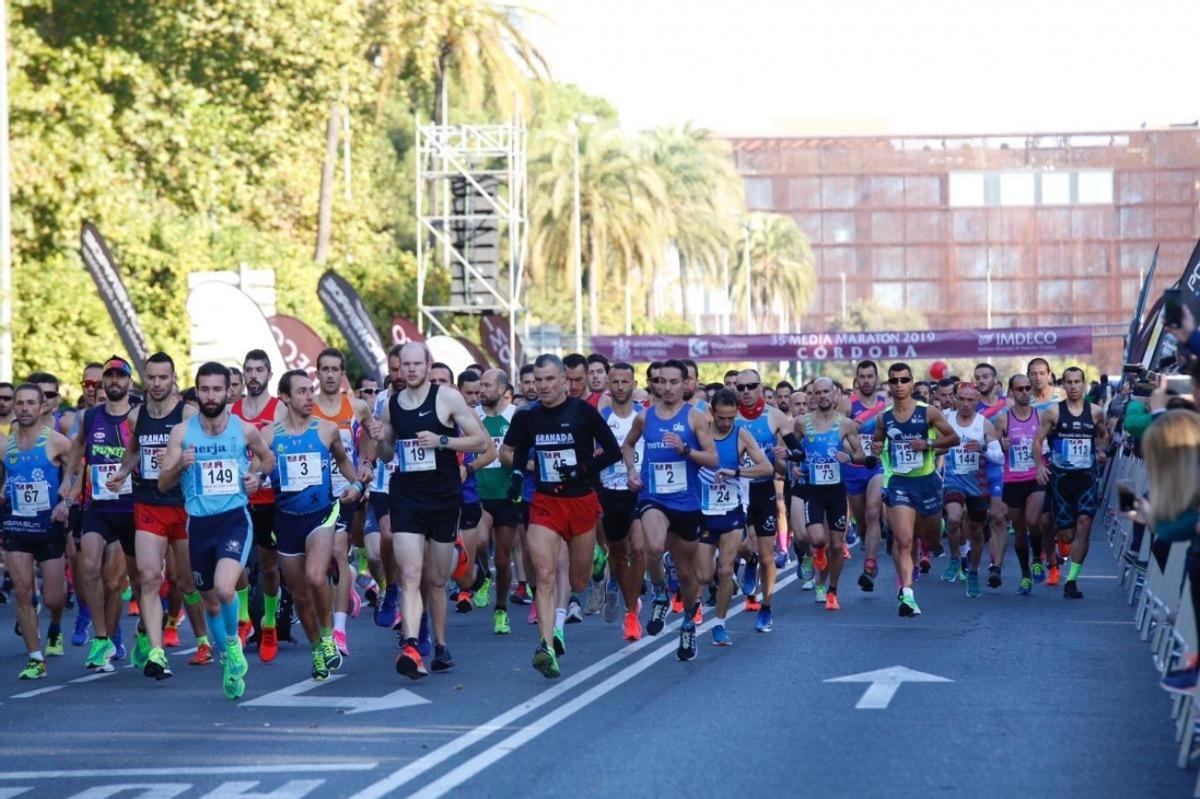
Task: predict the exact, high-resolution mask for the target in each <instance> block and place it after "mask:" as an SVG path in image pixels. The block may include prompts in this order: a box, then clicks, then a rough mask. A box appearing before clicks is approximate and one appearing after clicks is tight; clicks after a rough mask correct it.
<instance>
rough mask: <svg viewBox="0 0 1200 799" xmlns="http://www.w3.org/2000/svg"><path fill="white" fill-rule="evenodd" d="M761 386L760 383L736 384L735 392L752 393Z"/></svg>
mask: <svg viewBox="0 0 1200 799" xmlns="http://www.w3.org/2000/svg"><path fill="white" fill-rule="evenodd" d="M761 385H762V383H738V384H737V390H738V391H753V390H754V389H756V388H758V387H759V386H761Z"/></svg>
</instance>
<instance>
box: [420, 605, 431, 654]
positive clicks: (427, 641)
mask: <svg viewBox="0 0 1200 799" xmlns="http://www.w3.org/2000/svg"><path fill="white" fill-rule="evenodd" d="M417 651H418V652H420V653H421V655H422V656H426V657H427V656H428V655H429V654H430V653H431V652H433V639H432V638H431V637H430V636H429V614H428V613H422V614H421V629H420V630H419V631H418V632H417Z"/></svg>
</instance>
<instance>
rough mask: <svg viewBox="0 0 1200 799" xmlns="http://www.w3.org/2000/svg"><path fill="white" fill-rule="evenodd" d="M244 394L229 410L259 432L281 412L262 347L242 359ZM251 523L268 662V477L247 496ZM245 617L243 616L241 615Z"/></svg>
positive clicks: (271, 535)
mask: <svg viewBox="0 0 1200 799" xmlns="http://www.w3.org/2000/svg"><path fill="white" fill-rule="evenodd" d="M242 374H243V376H244V377H245V380H246V396H244V397H242V398H241V399H239V400H237V401H236V402H234V403H233V406H232V407H231V408H230V413H232V414H233V415H234V416H236V417H238V418H239V419H241V420H242V421H244V422H248V423H250V424H252V425H254V429H256V430H258V431H259V433H261V432H262V431H263V430H264V429H265V428H267V427H270V426H271V425H272V424H273V423H274V422H275V418H276V416H279V415H282V413H283V409H282V408H281V407H280V405H279V400H277V399H276V398H275V397H272V396H271V394H270V391H269V390H268V387H269V386H270V385H271V357H270V356H269V355H267V353H266V352H264V351H263V350H250V351H249V352H247V353H246V357H245V358H244V359H243V360H242ZM250 524H251V526H252V528H253V530H254V546H255V554H256V555H258V574H259V577H260V578H261V580H262V596H263V615H262V619H260V621H259V629H258V658H259V660H261V661H262V662H263V663H270V662H271V661H272V660H274V659H275V655H276V654H278V652H279V633H278V631H277V630H276V627H275V621H276V616H277V615H278V612H279V596H280V595H279V560H278V558H277V557H276V555H275V552H276V549H275V492H274V491H273V490H272V488H271V485H270V480H267V481H265V482H264V485H262V486H261V487H259V489H258V490H257V491H255V492H253V493H252V494H251V495H250ZM238 614H239V620H238V637H239V638H241V639H242V640H243V641H245V640H246V639H247V637H248V636H249V635H250V628H251V626H252V625H251V624H250V590H249V583H248V582H247V580H246V577H245V576H243V577H242V578H241V580H239V582H238ZM243 617H244V618H243Z"/></svg>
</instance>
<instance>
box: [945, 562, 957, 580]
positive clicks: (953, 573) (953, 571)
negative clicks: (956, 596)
mask: <svg viewBox="0 0 1200 799" xmlns="http://www.w3.org/2000/svg"><path fill="white" fill-rule="evenodd" d="M957 579H958V558H951V559H950V562H949V563H947V564H946V568H944V569H942V582H945V583H952V582H954V581H955V580H957Z"/></svg>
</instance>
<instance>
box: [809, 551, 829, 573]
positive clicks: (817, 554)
mask: <svg viewBox="0 0 1200 799" xmlns="http://www.w3.org/2000/svg"><path fill="white" fill-rule="evenodd" d="M812 553H813V568H814V569H816V570H817V571H819V572H823V571H825V570H826V569H828V568H829V558H828V557H827V556H826V555H825V547H813V551H812Z"/></svg>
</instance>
